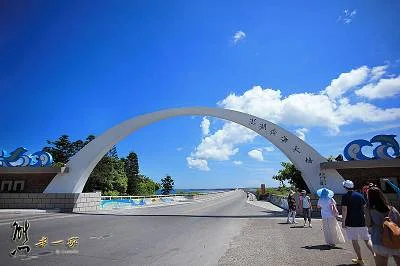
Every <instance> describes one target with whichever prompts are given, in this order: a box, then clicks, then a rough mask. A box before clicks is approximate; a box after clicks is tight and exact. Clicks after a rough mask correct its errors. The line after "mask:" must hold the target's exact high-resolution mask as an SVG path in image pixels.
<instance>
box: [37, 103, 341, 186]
mask: <svg viewBox="0 0 400 266" xmlns="http://www.w3.org/2000/svg"><path fill="white" fill-rule="evenodd" d="M184 115H202V116H213V117H218V118H221V119H225V120H228V121H232V122H234V123H237V124H240V125H242V126H245V127H247V128H249V129H251V130H253V131H255V132H256V133H258V134H260V135H261V136H263V137H265V138H266V139H267V140H269V141H270V142H271V143H272V144H274V145H275V146H276V147H277V148H278V149H279V150H281V151H282V152H283V153H284V154H285V155H286V156H287V157H288V158H289V160H290V161H291V162H292V163H293V164H294V165H295V166H296V168H297V169H298V170H300V171H301V173H302V176H303V178H304V181H305V182H306V183H307V186H308V187H309V189H310V190H311V192H312V193H315V192H316V191H317V189H319V188H320V187H322V186H326V187H328V188H330V189H332V190H333V191H334V192H335V193H345V191H344V189H343V187H342V182H343V178H342V176H341V175H340V174H339V173H338V172H337V171H336V170H334V169H327V170H324V171H326V172H324V173H321V172H320V171H321V170H320V163H322V162H326V161H327V160H326V159H325V158H324V157H322V156H321V155H320V154H319V153H318V152H317V151H315V150H314V149H313V148H312V147H311V146H310V145H308V144H307V143H305V142H304V141H303V140H301V139H299V138H298V137H297V136H295V135H294V134H292V133H290V132H289V131H286V130H285V129H283V128H281V127H279V126H277V125H275V124H273V123H271V122H269V121H266V120H264V119H261V118H259V117H256V116H252V115H249V114H245V113H241V112H238V111H233V110H227V109H221V108H207V107H189V108H175V109H168V110H162V111H158V112H154V113H150V114H145V115H141V116H137V117H134V118H132V119H130V120H126V121H124V122H122V123H121V124H119V125H117V126H115V127H113V128H111V129H109V130H108V131H106V132H105V133H104V134H103V135H101V136H99V137H97V138H96V139H94V140H93V141H91V142H90V143H89V144H87V145H86V146H85V147H84V148H83V149H82V150H80V151H79V152H78V153H77V154H75V156H73V157H72V158H71V159H70V160H69V162H68V163H67V165H66V166H67V167H68V169H69V171H68V173H63V174H57V176H56V177H54V179H53V180H52V181H51V182H50V184H49V185H48V187H47V188H46V190H45V191H44V193H81V192H82V190H83V187H84V186H85V183H86V181H87V179H88V177H89V175H90V173H91V172H92V170H93V168H94V167H95V166H96V164H97V163H98V162H99V161H100V159H101V158H102V157H103V156H104V155H105V154H106V153H107V152H108V151H109V150H110V149H111V148H112V147H113V145H115V144H117V143H118V142H120V141H121V140H122V139H124V138H125V137H127V136H128V135H130V134H132V133H133V132H134V131H136V130H138V129H140V128H142V127H144V126H147V125H149V124H152V123H155V122H157V121H160V120H163V119H166V118H170V117H175V116H184Z"/></svg>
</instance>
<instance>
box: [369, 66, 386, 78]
mask: <svg viewBox="0 0 400 266" xmlns="http://www.w3.org/2000/svg"><path fill="white" fill-rule="evenodd" d="M387 67H388V66H387V65H384V66H376V67H373V68H372V69H371V75H372V77H371V80H378V79H380V78H381V77H382V76H383V75H384V74H385V73H386V69H387Z"/></svg>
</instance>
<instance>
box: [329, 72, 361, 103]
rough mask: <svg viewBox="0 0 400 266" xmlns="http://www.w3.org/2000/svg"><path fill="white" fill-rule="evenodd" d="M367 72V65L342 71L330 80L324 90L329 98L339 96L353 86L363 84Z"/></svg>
mask: <svg viewBox="0 0 400 266" xmlns="http://www.w3.org/2000/svg"><path fill="white" fill-rule="evenodd" d="M368 73H369V69H368V67H367V66H362V67H360V68H358V69H353V70H351V71H350V72H347V73H342V74H340V75H339V77H338V78H336V79H333V80H332V82H331V84H330V85H329V86H328V87H326V88H325V90H324V92H325V93H326V94H327V95H328V96H329V97H330V98H337V97H340V96H342V95H343V94H344V93H346V92H347V91H348V90H350V89H352V88H354V87H355V86H358V85H361V84H363V83H364V81H365V80H366V79H367V77H368Z"/></svg>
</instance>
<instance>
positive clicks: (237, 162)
mask: <svg viewBox="0 0 400 266" xmlns="http://www.w3.org/2000/svg"><path fill="white" fill-rule="evenodd" d="M233 164H235V165H241V164H243V162H242V161H233Z"/></svg>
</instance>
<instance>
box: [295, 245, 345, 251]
mask: <svg viewBox="0 0 400 266" xmlns="http://www.w3.org/2000/svg"><path fill="white" fill-rule="evenodd" d="M301 248H305V249H318V250H331V249H343V248H341V247H332V246H329V245H315V246H304V247H301Z"/></svg>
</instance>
